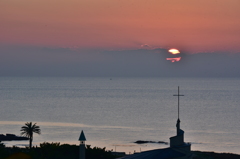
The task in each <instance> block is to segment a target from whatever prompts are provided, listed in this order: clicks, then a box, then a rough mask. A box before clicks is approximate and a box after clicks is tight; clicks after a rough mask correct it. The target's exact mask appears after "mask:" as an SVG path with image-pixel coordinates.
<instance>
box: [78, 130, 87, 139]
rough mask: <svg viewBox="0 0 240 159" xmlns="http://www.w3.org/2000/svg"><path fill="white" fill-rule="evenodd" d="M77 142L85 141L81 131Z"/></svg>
mask: <svg viewBox="0 0 240 159" xmlns="http://www.w3.org/2000/svg"><path fill="white" fill-rule="evenodd" d="M78 141H86V137H85V135H84V132H83V130H82V132H81V134H80V137H79V139H78Z"/></svg>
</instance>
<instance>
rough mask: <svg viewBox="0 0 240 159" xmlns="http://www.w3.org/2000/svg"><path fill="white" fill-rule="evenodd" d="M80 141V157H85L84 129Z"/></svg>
mask: <svg viewBox="0 0 240 159" xmlns="http://www.w3.org/2000/svg"><path fill="white" fill-rule="evenodd" d="M78 141H80V145H79V159H85V141H86V138H85V135H84V132H83V130H82V132H81V134H80V137H79V139H78Z"/></svg>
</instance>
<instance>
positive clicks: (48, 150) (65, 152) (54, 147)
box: [0, 142, 240, 159]
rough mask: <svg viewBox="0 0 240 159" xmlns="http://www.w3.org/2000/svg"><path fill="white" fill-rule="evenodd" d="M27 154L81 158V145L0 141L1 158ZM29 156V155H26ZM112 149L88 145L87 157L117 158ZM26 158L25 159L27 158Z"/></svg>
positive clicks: (206, 158) (215, 156) (228, 157)
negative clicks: (22, 144)
mask: <svg viewBox="0 0 240 159" xmlns="http://www.w3.org/2000/svg"><path fill="white" fill-rule="evenodd" d="M193 154H194V157H193V159H239V158H240V155H237V154H230V153H215V152H200V151H193ZM11 155H12V156H16V157H15V158H21V157H19V156H25V158H28V157H29V159H79V146H78V145H69V144H62V145H60V143H58V142H57V143H48V142H44V143H41V144H40V146H33V147H32V149H30V148H29V147H26V148H19V147H16V146H13V147H5V146H4V144H2V143H1V142H0V159H8V157H9V156H11ZM26 156H28V157H26ZM118 157H119V156H115V155H113V154H112V152H111V151H109V150H106V148H99V147H93V148H91V146H90V145H86V159H115V158H118ZM23 158H24V157H23ZM25 158H24V159H25Z"/></svg>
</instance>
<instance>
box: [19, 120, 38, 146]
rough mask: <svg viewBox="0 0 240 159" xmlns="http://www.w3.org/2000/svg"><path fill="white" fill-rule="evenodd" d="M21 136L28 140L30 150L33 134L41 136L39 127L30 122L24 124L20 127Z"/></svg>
mask: <svg viewBox="0 0 240 159" xmlns="http://www.w3.org/2000/svg"><path fill="white" fill-rule="evenodd" d="M20 131H22V132H21V135H23V136H26V137H27V138H29V147H30V149H31V148H32V141H33V133H36V134H41V129H40V127H39V126H37V125H36V123H35V124H32V122H29V123H28V122H27V123H25V126H22V128H21V130H20Z"/></svg>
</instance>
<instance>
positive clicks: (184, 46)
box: [0, 0, 240, 67]
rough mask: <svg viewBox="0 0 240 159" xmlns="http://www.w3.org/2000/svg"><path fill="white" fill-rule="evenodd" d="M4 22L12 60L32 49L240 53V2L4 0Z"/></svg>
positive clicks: (0, 50)
mask: <svg viewBox="0 0 240 159" xmlns="http://www.w3.org/2000/svg"><path fill="white" fill-rule="evenodd" d="M0 22H1V23H0V54H2V56H4V57H5V58H6V59H8V60H9V61H10V59H11V60H13V61H18V60H16V59H15V58H13V57H12V55H13V56H14V55H16V54H17V56H20V57H21V58H23V57H24V56H25V55H24V54H23V55H22V56H21V55H19V54H20V53H17V52H18V51H19V52H24V53H26V50H32V49H34V50H35V52H36V50H38V51H39V50H44V49H48V50H49V49H55V52H56V49H69V50H71V51H73V50H75V51H76V50H81V51H79V53H83V52H84V51H85V52H84V53H86V52H89V50H91V52H93V50H95V51H96V52H99V51H102V50H105V51H112V50H113V51H114V50H115V51H117V50H118V51H119V50H137V49H158V48H161V49H170V48H177V49H179V50H180V51H181V50H184V52H186V53H187V54H193V53H203V52H204V53H211V52H221V53H227V54H230V53H240V1H239V0H201V1H199V0H67V1H66V0H1V1H0ZM14 48H16V49H15V50H14ZM82 50H84V51H82ZM86 50H87V51H86ZM14 52H15V53H14ZM30 52H31V51H29V54H31V53H30ZM10 54H12V55H10ZM84 57H86V56H84ZM88 58H90V59H92V60H93V61H94V60H96V59H97V58H98V57H95V55H94V56H92V57H88ZM55 60H56V59H55ZM4 67H5V66H4Z"/></svg>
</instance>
